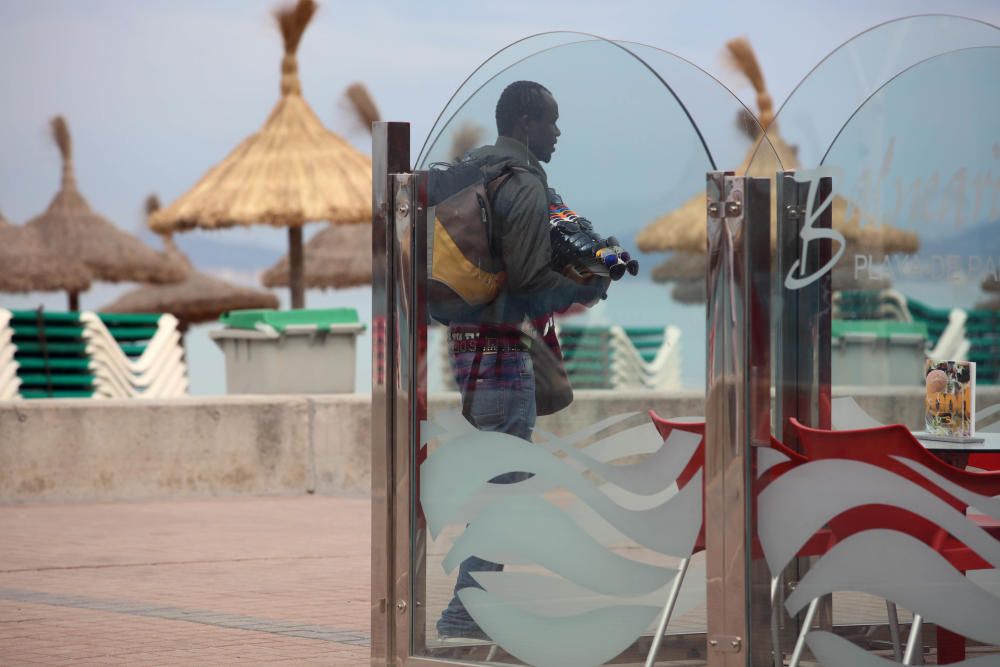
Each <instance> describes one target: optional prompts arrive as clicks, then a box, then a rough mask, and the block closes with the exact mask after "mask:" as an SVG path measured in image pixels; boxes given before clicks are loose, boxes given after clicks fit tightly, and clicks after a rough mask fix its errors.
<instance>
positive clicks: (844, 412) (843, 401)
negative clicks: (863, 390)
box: [830, 396, 884, 431]
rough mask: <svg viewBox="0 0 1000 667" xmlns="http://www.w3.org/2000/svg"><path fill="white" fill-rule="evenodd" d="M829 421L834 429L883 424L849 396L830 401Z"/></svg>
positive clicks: (845, 429)
mask: <svg viewBox="0 0 1000 667" xmlns="http://www.w3.org/2000/svg"><path fill="white" fill-rule="evenodd" d="M830 422H831V423H832V425H833V430H834V431H853V430H856V429H863V428H876V427H878V426H884V424H883V423H882V422H880V421H879V420H877V419H875V418H874V417H872V416H871V415H870V414H868V413H867V412H865V411H864V408H862V407H861V406H860V405H858V402H857V401H856V400H854V398H853V397H851V396H841V397H839V398H835V399H833V401H831V403H830Z"/></svg>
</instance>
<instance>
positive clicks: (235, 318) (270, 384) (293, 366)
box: [209, 308, 364, 394]
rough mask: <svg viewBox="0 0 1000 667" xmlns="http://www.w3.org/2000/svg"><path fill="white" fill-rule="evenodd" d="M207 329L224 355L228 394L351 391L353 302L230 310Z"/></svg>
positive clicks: (355, 331) (356, 326) (356, 328)
mask: <svg viewBox="0 0 1000 667" xmlns="http://www.w3.org/2000/svg"><path fill="white" fill-rule="evenodd" d="M220 320H221V321H222V322H223V323H224V324H226V328H224V329H220V330H217V331H211V332H209V336H210V337H211V338H212V340H214V341H215V344H216V345H218V346H219V347H220V348H221V349H222V351H223V353H224V354H225V356H226V392H227V393H229V394H345V393H352V392H353V391H354V369H355V363H356V362H355V357H356V352H355V351H356V348H357V345H356V343H357V337H358V335H359V334H360V333H361V332H362V331H364V325H362V324H361V323H360V322H359V320H358V313H357V311H356V310H354V309H353V308H332V309H322V310H320V309H315V310H287V311H277V310H242V311H239V310H237V311H230V312H229V313H226V314H224V315H223V316H222V317H221V318H220Z"/></svg>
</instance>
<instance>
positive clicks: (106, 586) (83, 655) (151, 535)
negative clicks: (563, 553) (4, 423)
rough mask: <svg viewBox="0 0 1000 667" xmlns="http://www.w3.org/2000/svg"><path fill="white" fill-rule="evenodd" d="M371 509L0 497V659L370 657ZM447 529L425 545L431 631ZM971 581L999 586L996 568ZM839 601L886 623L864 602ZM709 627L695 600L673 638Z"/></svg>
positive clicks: (185, 661) (310, 660) (119, 661)
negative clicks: (14, 502)
mask: <svg viewBox="0 0 1000 667" xmlns="http://www.w3.org/2000/svg"><path fill="white" fill-rule="evenodd" d="M370 513H371V508H370V503H369V502H368V501H367V500H365V499H353V498H330V497H319V496H304V497H270V498H239V499H237V498H228V499H210V500H161V501H148V502H121V503H101V504H97V503H78V504H67V505H29V506H0V667H7V666H17V665H142V666H150V667H156V666H159V665H213V666H216V665H230V664H247V665H258V664H260V665H264V664H267V665H271V664H274V665H332V666H334V667H338V666H351V667H359V666H362V665H367V664H369V644H370V632H369V585H370V572H371V569H370V559H369V544H370ZM452 532H455V531H452ZM453 537H454V535H452V534H450V533H449V534H448V535H446V536H443V538H444V539H442V540H440V541H438V542H434V543H432V544H431V545H430V546H429V549H428V559H427V563H428V570H427V599H426V603H425V608H426V623H427V630H428V632H427V634H428V637H429V638H433V637H434V631H433V623H434V621H435V620H436V618H437V615H438V614H439V613H440V609H441V608H442V607H443V606H444V605H445V604H446V602H447V600H448V598H449V597H450V595H451V587H452V585H453V583H454V579H453V575H446V574H444V572H443V571H442V570H441V567H440V561H441V558H442V557H443V555H444V553H445V552H446V551H447V548H448V547H450V543H451V539H452V538H453ZM628 555H629V556H631V557H637V558H639V559H640V560H643V559H645V558H647V557H648V554H647V555H645V556H643V555H642V554H636V553H630V554H628ZM696 570H698V567H697V566H693V570H692V572H694V571H696ZM988 574H991V575H992V574H994V573H988ZM694 576H695V577H697V575H694ZM691 583H692V586H691V587H692V588H694V589H697V588H698V586H697V585H696V582H695V581H694V580H692V582H691ZM979 583H980V585H983V586H984V587H986V588H988V589H992V590H995V592H996V593H997V594H1000V577H996V576H993V577H992V578H986V579H983V581H980V582H979ZM682 595H683V594H682ZM834 606H835V617H836V618H837V620H838V622H842V623H843V622H853V623H859V622H861V623H863V622H875V623H882V622H884V619H885V607H884V604H883V603H882V601H881V600H878V599H876V598H871V597H869V596H864V595H861V594H857V593H845V594H838V595H837V596H835V603H834ZM900 616H901V620H902V621H903V622H904V623H905V622H907V621H908V620H909V614H907V613H906V612H905V610H902V609H901V610H900ZM704 624H705V612H704V606H703V604H695V605H693V608H691V610H690V611H689V612H688V613H686V614H681V615H679V616H678V617H677V618H676V619H675V620H674V621H673V622H672V623H671V627H670V630H669V632H670V633H671V634H672V633H683V632H704V627H705V625H704ZM431 641H433V639H431Z"/></svg>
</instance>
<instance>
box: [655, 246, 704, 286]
mask: <svg viewBox="0 0 1000 667" xmlns="http://www.w3.org/2000/svg"><path fill="white" fill-rule="evenodd" d="M707 265H708V258H707V257H706V256H705V255H704V254H701V253H690V252H681V251H678V252H675V253H674V254H673V256H672V257H670V259H668V260H667V261H665V262H663V263H662V264H660V265H658V266H657V267H656V268H654V269H653V280H654V281H655V282H658V283H667V282H671V281H677V282H681V281H684V280H695V279H703V278H704V277H705V271H706V268H707Z"/></svg>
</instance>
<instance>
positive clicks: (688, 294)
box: [670, 278, 708, 304]
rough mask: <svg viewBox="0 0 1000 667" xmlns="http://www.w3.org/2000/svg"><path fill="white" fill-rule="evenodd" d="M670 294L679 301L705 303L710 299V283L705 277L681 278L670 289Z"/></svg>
mask: <svg viewBox="0 0 1000 667" xmlns="http://www.w3.org/2000/svg"><path fill="white" fill-rule="evenodd" d="M670 296H671V298H673V300H674V301H676V302H677V303H686V304H698V303H705V302H706V301H708V285H707V284H706V281H705V278H701V279H700V280H691V279H688V280H681V281H679V282H678V283H677V284H676V285H674V288H673V289H672V290H670Z"/></svg>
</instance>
